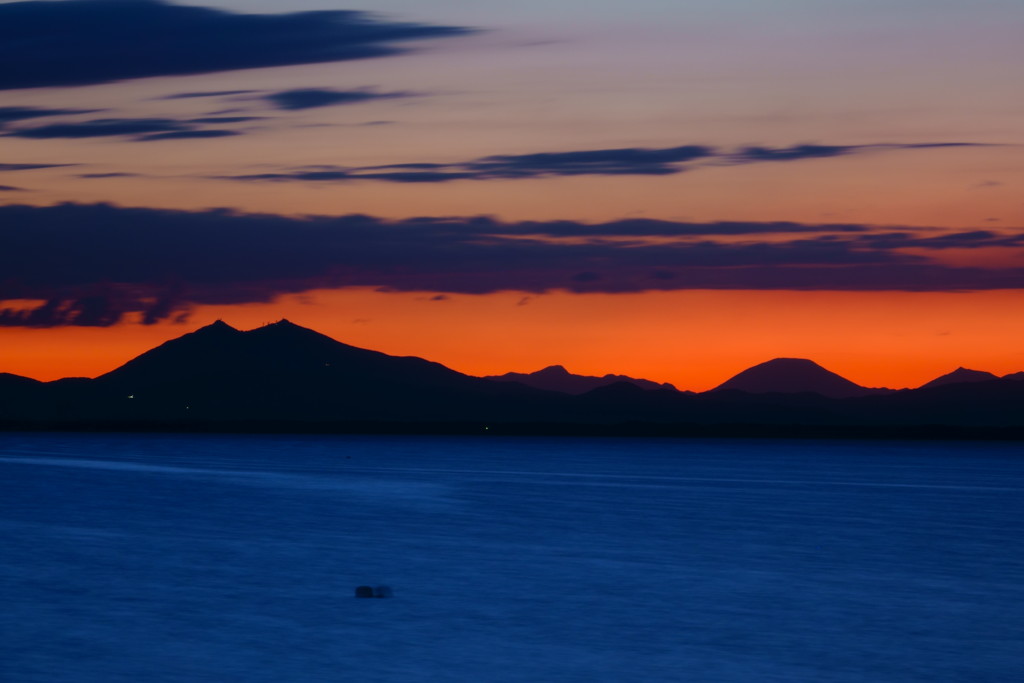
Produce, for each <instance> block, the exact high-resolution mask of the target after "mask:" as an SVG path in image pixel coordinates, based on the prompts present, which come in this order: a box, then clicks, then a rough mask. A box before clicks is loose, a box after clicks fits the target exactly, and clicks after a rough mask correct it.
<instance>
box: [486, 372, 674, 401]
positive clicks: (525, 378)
mask: <svg viewBox="0 0 1024 683" xmlns="http://www.w3.org/2000/svg"><path fill="white" fill-rule="evenodd" d="M483 379H489V380H493V381H495V382H519V383H520V384H525V385H527V386H531V387H535V388H537V389H545V390H547V391H558V392H561V393H563V394H573V395H579V394H585V393H587V392H588V391H593V390H594V389H597V388H599V387H605V386H608V385H611V384H616V383H618V382H627V383H629V384H633V385H635V386H638V387H640V388H641V389H647V390H656V389H668V390H671V391H676V388H675V387H674V386H672V385H671V384H668V383H667V382H666V383H662V384H659V383H658V382H652V381H651V380H649V379H636V378H635V377H627V376H626V375H612V374H608V375H604V376H603V377H594V376H591V375H574V374H572V373H571V372H569V371H568V370H566V369H565V368H564V367H563V366H561V365H550V366H548V367H546V368H544V369H542V370H538V371H537V372H531V373H521V372H507V373H505V374H504V375H489V376H486V377H484V378H483Z"/></svg>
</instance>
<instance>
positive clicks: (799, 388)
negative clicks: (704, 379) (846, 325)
mask: <svg viewBox="0 0 1024 683" xmlns="http://www.w3.org/2000/svg"><path fill="white" fill-rule="evenodd" d="M727 389H732V390H734V391H742V392H746V393H748V394H798V393H805V392H807V393H813V394H820V395H821V396H827V397H829V398H850V397H852V396H867V395H869V394H874V393H878V391H879V390H877V389H869V388H867V387H862V386H860V385H859V384H854V383H853V382H851V381H850V380H848V379H846V378H845V377H841V376H840V375H837V374H836V373H834V372H830V371H829V370H826V369H825V368H823V367H821V366H820V365H818V364H817V363H815V362H814V361H812V360H807V359H806V358H775V359H773V360H770V361H768V362H766V363H761V364H760V365H755V366H754V367H752V368H748V369H746V370H744V371H743V372H741V373H739V374H738V375H736V376H734V377H732V378H730V379H728V380H726V381H725V382H723V383H722V384H720V385H718V386H717V387H715V388H714V389H713V390H712V391H722V390H727Z"/></svg>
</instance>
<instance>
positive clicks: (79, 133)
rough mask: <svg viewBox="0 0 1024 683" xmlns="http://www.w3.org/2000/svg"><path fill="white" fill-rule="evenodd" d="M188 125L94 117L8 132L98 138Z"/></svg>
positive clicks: (164, 130) (166, 129)
mask: <svg viewBox="0 0 1024 683" xmlns="http://www.w3.org/2000/svg"><path fill="white" fill-rule="evenodd" d="M187 128H188V126H187V125H186V124H184V123H182V122H181V121H177V120H175V119H157V118H154V119H94V120H92V121H82V122H80V123H51V124H48V125H45V126H36V127H35V128H20V129H18V130H15V131H12V132H10V133H8V135H11V136H14V137H19V138H34V139H47V138H98V137H115V136H121V135H141V134H145V133H162V132H170V131H177V130H185V129H187Z"/></svg>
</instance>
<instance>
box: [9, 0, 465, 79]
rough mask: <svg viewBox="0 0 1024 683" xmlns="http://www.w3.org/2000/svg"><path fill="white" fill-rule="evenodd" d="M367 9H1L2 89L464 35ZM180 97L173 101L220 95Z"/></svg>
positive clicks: (42, 5)
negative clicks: (379, 15) (391, 18)
mask: <svg viewBox="0 0 1024 683" xmlns="http://www.w3.org/2000/svg"><path fill="white" fill-rule="evenodd" d="M467 32H468V29H465V28H459V27H453V26H432V25H427V24H417V23H400V22H394V21H388V20H384V19H380V18H377V17H376V16H373V15H370V14H366V13H364V12H355V11H315V12H291V13H282V14H237V13H233V12H228V11H225V10H220V9H213V8H208V7H190V6H182V5H173V4H170V3H167V2H163V1H162V0H75V1H73V2H67V1H63V2H59V1H58V2H55V1H52V0H29V1H27V2H8V3H0V64H6V65H17V68H4V69H0V90H9V89H17V88H42V87H52V86H76V85H90V84H95V83H109V82H113V81H122V80H127V79H133V78H148V77H154V76H175V75H187V74H202V73H213V72H217V71H233V70H236V69H252V68H259V67H274V66H287V65H293V64H315V63H322V62H337V61H344V60H352V59H366V58H370V57H381V56H384V55H393V54H397V53H400V52H403V51H404V50H403V49H402V48H400V47H398V46H397V45H396V43H401V42H403V41H409V40H422V39H426V38H441V37H445V36H455V35H460V34H464V33H467ZM229 92H231V91H218V92H215V93H212V94H211V93H179V94H178V95H177V97H190V96H195V97H200V96H217V95H222V94H225V93H229Z"/></svg>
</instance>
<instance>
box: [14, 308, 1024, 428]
mask: <svg viewBox="0 0 1024 683" xmlns="http://www.w3.org/2000/svg"><path fill="white" fill-rule="evenodd" d="M533 374H534V375H536V374H538V373H533ZM543 374H544V375H549V376H554V377H556V378H561V379H562V380H564V379H565V377H566V376H568V377H569V378H570V379H572V380H573V381H576V380H577V379H580V377H579V376H573V375H571V373H569V372H568V371H566V370H565V369H564V368H562V367H555V368H546V369H545V372H544V373H543ZM952 374H956V373H952ZM1017 374H1018V375H1020V373H1017ZM960 375H963V373H962V372H961V373H960ZM617 377H621V376H615V375H612V376H606V377H603V378H586V377H583V378H582V379H583V380H594V379H596V380H600V381H601V382H602V384H601V386H597V387H595V388H593V389H591V390H589V391H586V392H585V393H581V394H576V395H570V394H567V393H563V392H558V391H549V390H545V389H540V388H537V387H532V386H527V385H524V384H522V383H520V382H516V381H508V380H507V379H501V380H500V381H494V380H491V379H486V378H481V377H470V376H468V375H464V374H462V373H459V372H456V371H454V370H452V369H450V368H447V367H445V366H443V365H441V364H439V363H434V362H431V361H428V360H424V359H422V358H416V357H412V356H406V357H400V356H390V355H387V354H384V353H380V352H378V351H371V350H368V349H361V348H358V347H355V346H349V345H347V344H343V343H341V342H339V341H336V340H334V339H331V338H330V337H327V336H325V335H323V334H320V333H318V332H315V331H313V330H310V329H307V328H304V327H300V326H298V325H295V324H293V323H291V322H288V321H287V320H282V321H279V322H277V323H274V324H271V325H265V326H263V327H259V328H256V329H254V330H248V331H240V330H237V329H235V328H233V327H231V326H230V325H228V324H226V323H224V322H222V321H217V322H215V323H213V324H211V325H207V326H206V327H203V328H200V329H198V330H196V331H194V332H191V333H188V334H185V335H183V336H181V337H178V338H177V339H172V340H170V341H168V342H166V343H164V344H161V345H160V346H157V347H156V348H154V349H151V350H150V351H147V352H145V353H143V354H141V355H140V356H138V357H136V358H134V359H132V360H130V361H128V362H127V363H125V364H124V365H122V366H120V367H119V368H117V369H115V370H113V371H111V372H108V373H106V374H104V375H101V376H99V377H97V378H95V379H88V378H82V377H72V378H65V379H61V380H57V381H53V382H38V381H36V380H33V379H29V378H26V377H19V376H17V375H11V374H5V373H0V427H3V428H6V429H26V428H27V429H68V428H70V429H150V430H168V429H170V430H177V429H185V430H215V431H223V430H237V429H240V430H244V431H262V430H266V429H275V430H276V429H281V430H288V431H308V430H314V431H319V430H329V431H342V432H345V431H370V432H403V433H405V432H423V431H426V432H436V431H442V432H451V431H453V432H457V433H481V432H484V431H485V430H492V431H490V432H489V433H491V434H495V433H501V429H505V430H506V431H505V432H504V433H542V434H568V433H586V434H656V435H660V434H698V435H703V434H711V435H725V436H740V435H750V434H769V435H780V436H781V435H794V434H797V435H831V434H839V435H855V436H864V435H871V434H879V433H881V434H882V435H886V434H892V433H897V434H907V435H912V436H926V437H929V438H936V435H937V434H938V435H939V436H941V435H943V434H946V435H951V436H958V435H962V434H963V433H964V432H957V431H956V430H958V429H959V430H975V431H973V432H969V433H970V434H981V435H982V436H986V437H988V436H997V437H998V438H1019V436H1021V435H1024V381H1019V380H1020V379H1022V377H1017V376H1016V375H1008V376H1007V377H1006V378H1003V379H993V380H991V381H975V382H954V383H944V384H939V385H937V386H928V387H925V388H919V389H912V390H904V391H889V390H877V389H867V388H865V387H861V386H858V385H856V384H854V383H853V382H850V381H848V380H846V379H844V378H842V377H840V376H839V375H836V374H835V373H832V372H829V371H828V370H826V369H824V368H822V367H821V366H819V365H817V364H816V363H814V362H812V361H810V360H804V359H794V358H778V359H775V360H772V361H769V362H767V363H762V364H760V365H757V366H754V367H752V368H750V369H749V370H745V371H744V372H741V373H740V374H738V375H736V376H735V377H733V378H732V379H730V380H729V381H727V382H725V383H723V384H722V385H720V386H719V387H718V388H716V389H715V390H712V391H710V392H705V393H702V394H694V393H691V392H681V391H676V390H675V389H671V388H665V387H659V386H658V385H654V386H655V388H650V386H649V385H646V386H645V385H644V384H643V383H638V382H637V381H636V380H633V381H629V380H630V379H631V378H628V379H626V380H621V381H611V382H608V381H607V380H608V379H609V378H617ZM651 384H653V383H651ZM573 389H574V390H575V386H574V387H573ZM502 425H504V427H502ZM879 430H881V431H879ZM892 430H896V431H895V432H893V431H892ZM937 430H938V431H937ZM942 430H946V431H942ZM949 430H953V431H952V432H950V431H949ZM977 430H981V431H980V432H978V431H977ZM993 430H994V431H993ZM1014 430H1015V431H1014Z"/></svg>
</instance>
